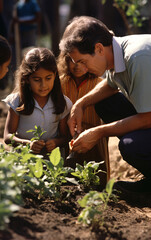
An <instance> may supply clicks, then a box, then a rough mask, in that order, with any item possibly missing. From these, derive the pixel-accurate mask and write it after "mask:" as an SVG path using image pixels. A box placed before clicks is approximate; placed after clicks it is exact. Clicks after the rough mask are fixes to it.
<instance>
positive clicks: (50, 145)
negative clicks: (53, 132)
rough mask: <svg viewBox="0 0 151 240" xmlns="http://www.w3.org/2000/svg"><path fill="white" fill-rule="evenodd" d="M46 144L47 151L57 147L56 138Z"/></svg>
mask: <svg viewBox="0 0 151 240" xmlns="http://www.w3.org/2000/svg"><path fill="white" fill-rule="evenodd" d="M45 146H46V149H47V152H49V153H50V152H51V151H52V150H53V149H55V148H56V147H57V144H56V141H55V139H50V140H48V141H47V142H46V145H45Z"/></svg>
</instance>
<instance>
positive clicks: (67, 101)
mask: <svg viewBox="0 0 151 240" xmlns="http://www.w3.org/2000/svg"><path fill="white" fill-rule="evenodd" d="M64 98H65V100H66V107H65V110H64V112H63V113H62V114H61V119H63V118H65V117H66V116H67V115H68V114H69V113H70V110H71V107H72V105H73V103H72V102H71V100H70V99H69V98H68V97H67V96H65V95H64Z"/></svg>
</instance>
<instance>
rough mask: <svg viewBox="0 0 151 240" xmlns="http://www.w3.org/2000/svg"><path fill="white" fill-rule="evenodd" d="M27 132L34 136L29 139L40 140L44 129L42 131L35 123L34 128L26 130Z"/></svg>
mask: <svg viewBox="0 0 151 240" xmlns="http://www.w3.org/2000/svg"><path fill="white" fill-rule="evenodd" d="M27 132H28V133H29V132H32V133H33V135H34V137H33V138H32V139H31V141H34V140H40V138H41V136H42V135H43V134H44V133H45V132H46V131H43V130H42V129H41V127H40V126H38V127H37V126H36V125H35V129H30V130H28V131H27Z"/></svg>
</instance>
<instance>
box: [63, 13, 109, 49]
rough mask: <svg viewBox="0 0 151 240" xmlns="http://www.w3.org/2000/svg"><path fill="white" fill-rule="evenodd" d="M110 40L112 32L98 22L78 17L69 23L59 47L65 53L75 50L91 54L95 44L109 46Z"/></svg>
mask: <svg viewBox="0 0 151 240" xmlns="http://www.w3.org/2000/svg"><path fill="white" fill-rule="evenodd" d="M112 38H113V32H111V31H110V30H109V29H108V28H107V26H106V25H105V24H103V23H102V22H101V21H100V20H98V19H96V18H93V17H89V16H80V17H75V18H73V19H72V20H71V21H70V22H69V25H68V26H67V27H66V29H65V32H64V34H63V37H62V40H61V42H60V44H59V47H60V50H61V51H63V52H66V53H70V52H71V51H72V49H73V48H77V49H78V50H79V52H80V53H82V54H86V53H87V54H93V53H94V49H95V44H96V43H102V45H103V46H110V45H111V44H112Z"/></svg>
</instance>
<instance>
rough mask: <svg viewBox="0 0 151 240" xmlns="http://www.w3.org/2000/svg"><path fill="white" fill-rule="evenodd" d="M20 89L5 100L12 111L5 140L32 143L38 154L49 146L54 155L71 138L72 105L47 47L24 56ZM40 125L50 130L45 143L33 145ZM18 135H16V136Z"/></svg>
mask: <svg viewBox="0 0 151 240" xmlns="http://www.w3.org/2000/svg"><path fill="white" fill-rule="evenodd" d="M16 80H17V81H16V88H15V90H14V91H13V93H12V94H10V95H9V96H8V97H7V98H6V99H4V101H5V102H6V103H7V104H8V105H9V107H10V108H9V111H8V115H7V119H6V124H5V129H4V141H5V143H6V144H8V143H10V142H11V140H10V139H11V138H12V139H13V140H14V141H15V143H22V144H27V143H28V144H30V149H31V150H32V151H33V152H34V153H40V152H41V150H42V149H43V148H44V147H45V148H46V151H47V152H51V151H52V150H53V149H54V148H56V147H57V146H63V145H64V144H65V142H66V136H67V130H68V128H67V118H68V114H69V111H70V109H71V106H72V102H71V101H70V100H69V99H68V98H67V97H65V96H64V95H63V94H62V91H61V85H60V80H59V76H58V72H57V65H56V61H55V57H54V55H53V54H52V52H51V51H50V50H48V49H46V48H33V49H32V50H30V51H28V52H27V53H26V55H25V56H24V58H23V60H22V63H21V65H20V67H19V69H18V71H16ZM35 125H37V126H40V127H41V128H42V130H43V131H46V132H45V133H44V134H43V135H42V137H41V140H35V141H33V142H31V140H30V139H31V138H32V137H33V133H31V132H27V131H28V130H30V129H34V126H35ZM14 134H15V135H14Z"/></svg>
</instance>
